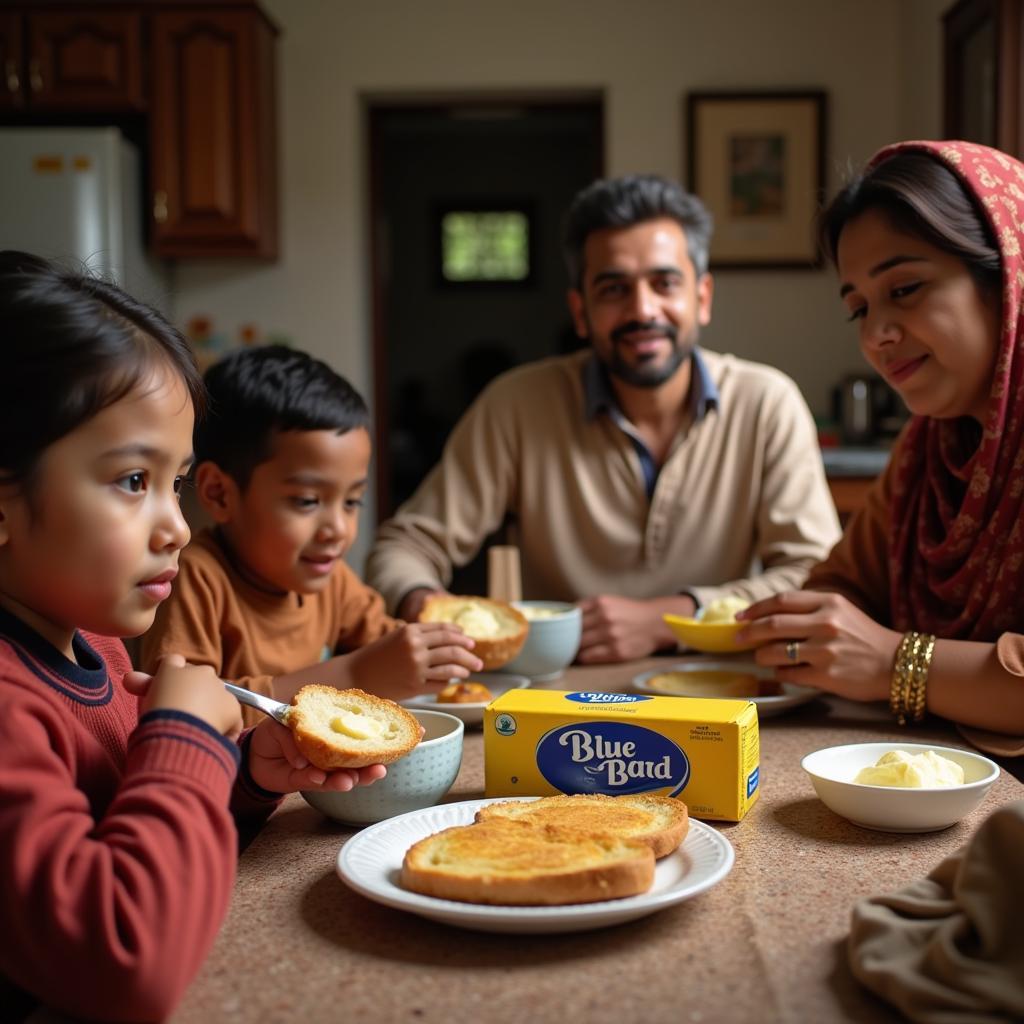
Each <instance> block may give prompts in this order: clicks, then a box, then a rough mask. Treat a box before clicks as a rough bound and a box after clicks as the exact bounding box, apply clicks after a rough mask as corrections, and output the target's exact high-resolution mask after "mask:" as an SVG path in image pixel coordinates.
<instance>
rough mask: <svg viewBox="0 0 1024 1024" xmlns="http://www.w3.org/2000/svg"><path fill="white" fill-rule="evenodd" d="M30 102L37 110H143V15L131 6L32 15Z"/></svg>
mask: <svg viewBox="0 0 1024 1024" xmlns="http://www.w3.org/2000/svg"><path fill="white" fill-rule="evenodd" d="M27 20H28V62H27V76H28V78H27V84H28V89H29V95H28V104H29V106H30V107H32V108H33V109H34V110H39V111H56V110H59V111H74V110H81V111H96V112H102V113H114V112H117V111H122V110H142V109H143V108H144V107H145V94H144V92H143V87H142V16H141V14H140V13H139V12H137V11H129V10H120V9H118V10H110V11H102V10H90V11H82V12H78V11H72V12H68V11H41V12H38V13H31V14H29V15H28V19H27Z"/></svg>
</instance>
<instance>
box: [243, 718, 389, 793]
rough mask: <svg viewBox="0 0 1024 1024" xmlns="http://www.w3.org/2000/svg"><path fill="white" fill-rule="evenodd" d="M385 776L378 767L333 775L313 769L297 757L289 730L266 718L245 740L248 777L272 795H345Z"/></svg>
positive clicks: (301, 757) (300, 756)
mask: <svg viewBox="0 0 1024 1024" xmlns="http://www.w3.org/2000/svg"><path fill="white" fill-rule="evenodd" d="M387 772H388V770H387V768H385V767H384V765H382V764H371V765H370V766H369V767H367V768H338V769H336V770H335V771H333V772H325V771H323V769H321V768H315V767H314V766H313V765H311V764H310V763H309V761H307V760H306V758H305V757H304V756H303V755H302V754H301V753H299V748H298V747H296V746H295V739H294V738H293V736H292V733H291V730H290V729H287V728H286V727H285V726H283V725H279V724H278V723H277V722H275V721H273V720H272V719H269V718H268V719H267V720H266V721H264V722H260V724H259V725H257V726H256V728H255V729H253V731H252V736H251V738H250V739H249V774H250V776H251V777H252V780H253V781H254V782H255V783H256V784H257V785H258V786H262V787H263V788H264V789H269V790H270V791H271V792H273V793H294V792H297V791H298V790H300V789H320V790H337V791H338V792H340V793H347V792H348V791H349V790H350V789H353V788H354V787H356V786H368V785H369V784H370V783H371V782H376V781H377V779H383V778H384V776H385V775H387Z"/></svg>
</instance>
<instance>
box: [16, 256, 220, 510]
mask: <svg viewBox="0 0 1024 1024" xmlns="http://www.w3.org/2000/svg"><path fill="white" fill-rule="evenodd" d="M0 332H2V338H3V341H2V345H3V348H2V354H3V373H2V380H3V383H0V483H7V484H12V483H13V484H17V485H19V486H21V487H24V488H27V489H28V490H29V491H31V483H32V475H33V470H34V469H35V467H36V465H37V463H38V461H39V458H40V456H41V455H42V453H43V452H44V451H45V450H46V449H47V448H48V447H49V446H50V445H51V444H53V443H54V442H56V441H59V440H60V439H61V438H62V437H64V436H65V435H67V434H69V433H71V431H72V430H74V429H75V428H76V427H78V426H79V425H80V424H82V423H85V422H86V421H87V420H89V419H91V418H92V417H93V416H95V415H97V413H100V412H102V411H103V410H104V409H105V408H107V407H108V406H110V405H113V404H114V403H115V402H118V401H120V400H121V399H122V398H124V397H125V396H126V395H128V394H130V393H131V392H132V391H134V390H135V389H136V388H137V387H141V386H142V385H144V384H145V383H146V382H147V381H148V380H149V378H150V377H151V376H152V373H153V371H154V369H155V368H157V367H159V366H160V365H161V364H163V365H165V366H167V367H168V368H170V369H171V370H173V371H174V372H176V373H177V374H178V375H179V376H180V377H181V379H182V381H183V382H184V384H185V386H186V387H187V389H188V392H189V395H190V396H191V398H192V403H193V405H194V406H195V410H196V415H197V416H198V415H199V414H200V413H201V412H202V410H203V408H204V405H205V401H204V390H203V381H202V377H201V376H200V373H199V369H198V367H197V366H196V361H195V356H194V355H193V354H192V350H191V349H190V348H189V346H188V342H186V341H185V339H184V338H183V337H182V336H181V334H180V333H179V332H178V331H177V330H176V329H175V328H174V327H172V326H171V324H169V323H168V322H167V321H166V320H165V319H164V318H163V317H162V316H161V315H160V314H159V313H158V312H157V311H156V310H155V309H152V308H151V307H149V306H147V305H145V304H144V303H142V302H139V301H137V300H136V299H133V298H132V297H131V296H130V295H127V294H126V293H125V292H123V291H122V290H121V289H120V288H118V287H117V286H116V285H113V284H110V283H109V282H107V281H103V280H100V279H99V278H96V277H92V276H90V275H88V274H82V273H76V272H74V271H71V270H68V269H65V268H63V267H60V266H58V265H56V264H53V263H49V262H47V261H46V260H44V259H41V258H40V257H38V256H32V255H30V254H29V253H26V252H18V251H16V250H5V251H2V252H0Z"/></svg>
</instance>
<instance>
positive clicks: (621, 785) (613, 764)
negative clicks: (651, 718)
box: [537, 722, 690, 796]
mask: <svg viewBox="0 0 1024 1024" xmlns="http://www.w3.org/2000/svg"><path fill="white" fill-rule="evenodd" d="M537 767H538V769H540V773H541V775H543V776H544V778H545V779H547V780H548V782H550V783H551V785H552V786H554V787H555V789H558V790H561V791H562V792H563V793H589V792H594V793H644V792H646V791H647V790H649V789H660V788H662V787H664V786H671V787H672V792H671V793H669V794H668V795H669V796H678V795H679V793H680V792H681V791H682V789H683V787H684V786H685V785H686V783H687V781H688V780H689V778H690V762H689V761H688V760H687V758H686V754H684V753H683V751H682V750H680V749H679V747H677V746H676V745H675V744H674V743H673V742H672V741H671V740H668V739H666V738H665V737H664V736H662V735H661V733H659V732H655V731H654V730H653V729H645V728H643V727H642V726H639V725H634V724H633V723H632V722H629V723H625V722H583V723H580V724H579V725H566V726H562V727H561V728H560V729H552V730H551V731H550V732H548V733H545V735H544V736H542V737H541V739H540V742H539V743H538V744H537Z"/></svg>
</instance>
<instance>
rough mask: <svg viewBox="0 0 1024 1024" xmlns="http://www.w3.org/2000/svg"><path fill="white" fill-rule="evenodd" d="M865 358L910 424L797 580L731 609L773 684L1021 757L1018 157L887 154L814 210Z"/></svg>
mask: <svg viewBox="0 0 1024 1024" xmlns="http://www.w3.org/2000/svg"><path fill="white" fill-rule="evenodd" d="M819 226H820V237H821V241H822V244H823V247H824V249H825V251H826V252H827V254H828V255H829V257H830V258H831V259H832V262H833V263H835V265H836V269H837V271H838V275H839V295H840V298H841V300H842V303H843V305H844V306H845V307H846V310H847V313H848V316H849V319H850V320H852V321H853V322H854V323H855V324H856V326H857V330H858V332H859V335H860V345H861V349H862V351H863V353H864V355H865V357H866V358H867V360H868V362H869V363H871V365H872V366H873V367H874V368H875V369H876V370H877V371H878V372H879V373H880V374H881V375H882V377H884V378H885V380H886V381H887V382H888V383H889V384H890V385H891V386H892V387H893V388H894V389H895V390H896V391H897V392H899V394H900V396H901V397H902V398H903V400H904V402H905V403H906V404H907V406H908V408H909V409H910V411H911V412H912V413H913V417H912V419H911V420H910V422H909V423H908V425H907V427H906V428H905V430H904V431H903V433H902V434H901V436H900V438H899V440H898V441H897V443H896V446H895V448H894V449H893V453H892V457H891V459H890V462H889V466H888V468H887V469H886V471H885V472H884V474H883V475H882V476H881V477H880V478H879V480H878V481H877V482H876V484H875V485H874V487H873V488H872V490H871V492H870V495H869V498H868V500H867V503H866V506H865V508H864V509H863V510H862V511H861V512H860V513H858V514H857V515H856V516H855V517H854V518H853V519H852V520H851V522H850V524H849V526H848V528H847V530H846V532H845V534H844V536H843V538H842V540H841V541H840V542H839V543H838V544H837V545H836V547H835V549H834V550H833V551H832V553H831V554H830V555H829V557H828V559H827V560H826V561H825V562H823V563H822V564H821V565H819V566H818V567H817V568H816V569H815V570H813V571H812V572H811V575H810V577H809V579H808V581H807V583H806V584H805V589H804V590H802V591H796V592H792V593H788V594H781V595H778V596H776V597H773V598H769V599H768V600H765V601H761V602H759V603H758V604H755V605H753V606H752V607H751V608H749V609H747V611H746V612H745V613H742V614H741V616H740V617H741V618H745V619H748V620H750V623H749V625H748V626H747V627H746V628H745V630H744V634H743V635H744V636H745V637H746V638H749V639H750V640H752V641H754V642H756V643H758V644H761V645H763V646H761V647H760V648H759V649H758V651H757V660H758V661H759V662H760V663H761V664H764V665H772V666H775V667H776V670H777V676H778V678H779V679H781V680H785V681H789V682H794V683H803V684H807V685H812V686H816V687H819V688H821V689H823V690H828V691H830V692H832V693H836V694H839V695H840V696H843V697H848V698H852V699H854V700H864V701H870V700H888V701H889V703H890V707H891V708H892V710H893V713H894V714H896V716H897V717H898V718H899V719H900V720H901V722H902V721H904V720H906V719H915V718H920V717H921V716H922V715H923V713H924V712H925V711H926V710H927V711H930V712H932V713H934V714H938V715H941V716H943V717H945V718H948V719H951V720H952V721H954V722H957V723H959V724H960V725H961V726H967V727H973V728H974V729H976V730H977V729H980V730H988V731H991V732H996V733H1002V734H1004V738H1003V739H1002V740H999V739H998V738H997V737H991V736H987V737H986V736H980V735H979V734H978V733H976V732H975V733H969V735H970V737H971V738H972V739H974V740H975V741H976V742H980V743H981V744H982V745H986V746H989V748H990V749H998V750H999V752H1002V753H1024V741H1016V740H1012V739H1010V738H1009V737H1024V311H1022V288H1024V256H1022V252H1021V249H1022V245H1024V165H1022V164H1021V163H1020V162H1018V161H1017V160H1014V159H1012V158H1011V157H1009V156H1006V155H1005V154H1003V153H999V152H997V151H996V150H993V149H988V148H986V147H984V146H978V145H973V144H969V143H962V142H908V143H902V144H900V145H896V146H890V147H888V148H886V149H884V150H882V151H881V152H880V153H879V154H878V155H877V156H875V158H874V159H873V160H872V161H871V163H870V164H869V166H868V168H867V170H866V171H865V173H864V174H863V175H862V176H861V177H860V178H859V179H857V180H856V181H854V182H852V183H851V184H850V185H848V186H847V187H846V188H844V189H843V191H842V192H840V193H839V195H838V196H837V197H836V198H835V199H834V200H833V201H832V203H831V204H830V205H829V207H828V208H827V209H826V210H825V211H824V213H823V215H822V217H821V220H820V225H819Z"/></svg>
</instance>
